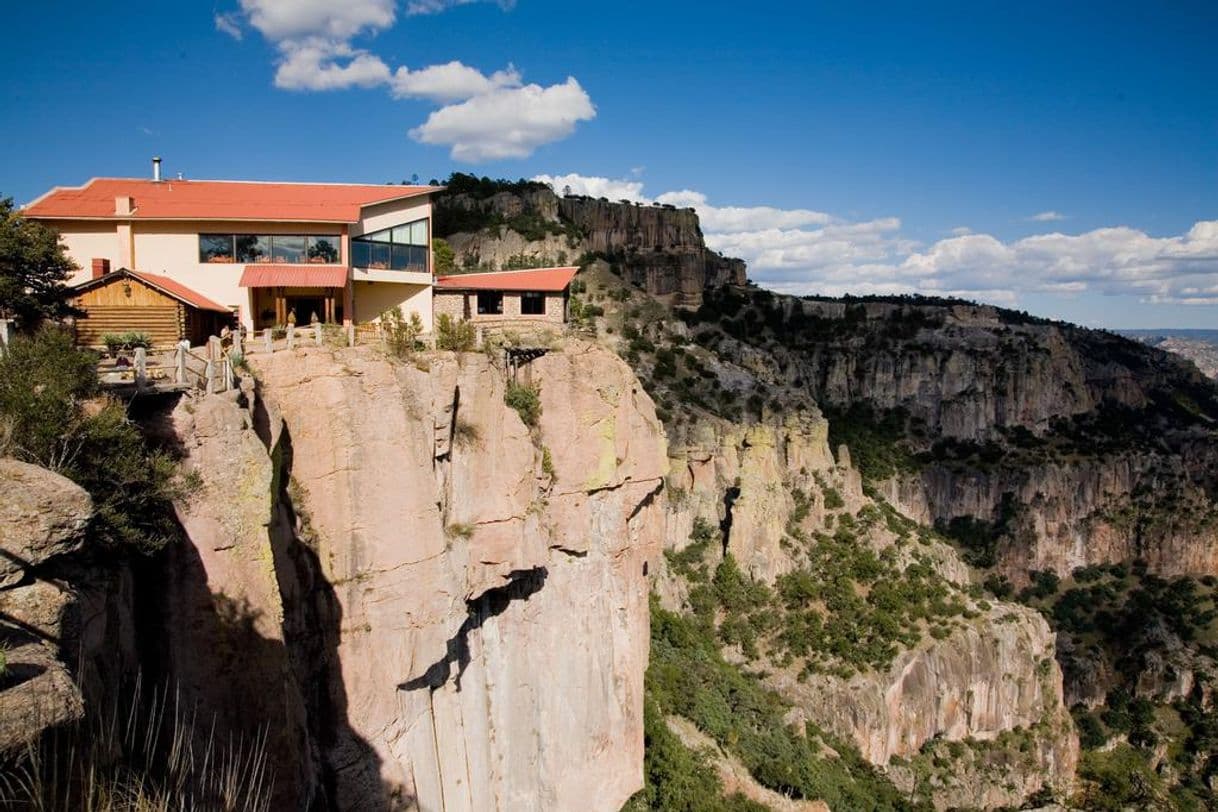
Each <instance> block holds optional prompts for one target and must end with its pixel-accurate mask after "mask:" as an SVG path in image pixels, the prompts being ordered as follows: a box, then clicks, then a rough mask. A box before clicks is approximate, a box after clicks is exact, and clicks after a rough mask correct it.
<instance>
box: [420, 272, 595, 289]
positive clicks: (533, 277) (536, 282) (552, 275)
mask: <svg viewBox="0 0 1218 812" xmlns="http://www.w3.org/2000/svg"><path fill="white" fill-rule="evenodd" d="M578 270H579V268H576V267H568V268H529V269H528V270H524V271H498V272H495V273H465V274H456V275H453V276H441V277H437V279H436V287H438V288H445V289H447V290H535V291H547V292H552V293H557V292H559V291H563V290H566V289H567V285H570V284H571V280H572V279H573V278H575V273H576V271H578Z"/></svg>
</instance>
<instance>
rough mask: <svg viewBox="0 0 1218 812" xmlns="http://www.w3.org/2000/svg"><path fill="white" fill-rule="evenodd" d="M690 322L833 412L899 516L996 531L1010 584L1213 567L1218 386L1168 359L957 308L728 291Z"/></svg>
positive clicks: (1072, 331) (1042, 324)
mask: <svg viewBox="0 0 1218 812" xmlns="http://www.w3.org/2000/svg"><path fill="white" fill-rule="evenodd" d="M685 321H686V323H687V325H688V329H689V331H690V334H691V335H692V336H693V337H694V339H695V341H697V342H698V343H703V344H707V345H708V346H713V348H714V349H715V350H716V352H718V353H719V354H720V355H724V356H728V357H733V358H736V359H738V360H740V361H741V362H742V363H743V362H744V361H745V359H747V361H748V364H749V365H750V366H751V367H752V368H753V369H754V370H755V374H756V376H757V377H758V378H759V379H762V380H764V381H765V382H766V383H767V385H769V386H771V387H774V388H777V389H780V390H788V392H789V391H790V390H794V391H795V392H798V393H799V394H801V395H803V396H806V397H808V398H811V399H812V400H814V401H815V402H816V403H818V404H819V405H820V406H821V407H822V408H824V409H825V410H826V412H827V413H828V414H829V416H830V424H831V425H832V426H834V427H835V429H836V430H837V432H838V434H839V436H842V437H843V439H844V438H846V437H849V440H850V442H851V443H852V445H856V446H858V447H856V449H855V450H856V451H857V452H859V454H860V459H861V460H862V462H861V465H860V467H861V468H862V469H863V473H864V474H865V475H866V476H868V477H869V478H872V479H875V480H889V481H888V482H887V483H886V484H885V485H884V486H883V487H882V490H883V491H884V492H885V493H886V495H887V496H888V497H889V498H890V500H891V501H892V502H893V503H894V504H897V505H898V506H900V507H901V509H902V511H903V512H904V513H906V514H907V515H910V516H912V517H914V518H916V519H918V520H919V521H922V522H925V523H928V524H935V523H943V524H945V525H946V524H950V523H951V521H952V520H953V519H957V518H966V519H970V520H976V521H977V522H980V523H981V524H983V525H987V526H988V527H989V529H990V531H992V535H993V536H994V537H995V538H994V540H993V544H994V550H993V555H994V557H995V559H996V560H995V561H991V562H987V566H988V565H989V564H991V563H997V564H998V566H999V567H1000V569H1001V571H1002V572H1004V573H1005V574H1006V575H1007V576H1008V577H1009V578H1010V579H1011V580H1012V581H1014V582H1016V583H1021V582H1024V581H1026V578H1027V573H1028V572H1029V571H1030V570H1045V569H1049V570H1053V571H1055V572H1057V573H1058V574H1059V575H1067V574H1068V573H1069V572H1070V571H1071V570H1072V569H1074V568H1075V567H1078V566H1084V565H1087V564H1092V563H1107V562H1113V561H1121V560H1131V559H1134V558H1142V559H1145V560H1147V561H1148V562H1150V564H1151V566H1152V568H1153V569H1155V570H1156V571H1158V572H1161V573H1164V574H1196V575H1201V574H1212V573H1215V572H1218V569H1216V567H1218V558H1215V555H1214V550H1215V549H1216V548H1218V506H1216V505H1215V503H1214V501H1213V499H1212V498H1211V494H1212V493H1213V492H1214V488H1215V485H1216V484H1218V452H1216V451H1215V447H1216V446H1215V443H1214V437H1215V427H1216V426H1218V389H1216V388H1215V387H1214V385H1213V384H1212V382H1210V381H1208V380H1207V379H1205V378H1204V376H1202V375H1201V374H1200V373H1199V372H1198V371H1197V369H1196V368H1195V367H1193V366H1192V365H1191V364H1188V363H1185V362H1182V361H1181V360H1180V359H1178V358H1176V357H1174V356H1172V355H1171V354H1169V353H1165V352H1162V351H1160V350H1156V349H1153V348H1150V347H1146V346H1143V345H1141V344H1138V343H1136V342H1133V341H1130V340H1129V339H1125V338H1122V337H1120V336H1117V335H1114V334H1111V333H1106V332H1103V331H1095V330H1087V329H1084V328H1080V327H1075V326H1073V325H1068V324H1061V323H1056V322H1049V321H1046V320H1043V319H1036V318H1033V317H1030V316H1027V315H1026V314H1022V313H1015V312H1012V311H1006V310H1001V309H998V308H993V307H987V306H979V305H971V304H967V303H960V302H954V301H951V300H925V299H914V298H907V299H900V298H894V299H887V300H885V299H875V300H871V299H869V300H848V301H842V300H821V299H795V298H792V297H781V296H774V295H772V294H769V293H767V292H765V291H747V290H735V291H732V290H726V289H725V290H722V291H716V292H714V293H713V294H708V296H707V297H706V300H705V301H704V303H703V305H702V306H701V307H700V308H699V309H698V310H697V311H691V312H689V313H687V314H686V316H685ZM783 397H784V398H789V397H790V395H789V394H788V393H784V394H783Z"/></svg>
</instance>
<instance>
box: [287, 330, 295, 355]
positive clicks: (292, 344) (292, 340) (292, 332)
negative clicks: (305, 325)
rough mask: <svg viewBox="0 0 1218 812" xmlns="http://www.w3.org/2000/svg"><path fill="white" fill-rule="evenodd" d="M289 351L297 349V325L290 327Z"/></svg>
mask: <svg viewBox="0 0 1218 812" xmlns="http://www.w3.org/2000/svg"><path fill="white" fill-rule="evenodd" d="M288 349H289V350H294V349H296V325H295V324H289V325H288Z"/></svg>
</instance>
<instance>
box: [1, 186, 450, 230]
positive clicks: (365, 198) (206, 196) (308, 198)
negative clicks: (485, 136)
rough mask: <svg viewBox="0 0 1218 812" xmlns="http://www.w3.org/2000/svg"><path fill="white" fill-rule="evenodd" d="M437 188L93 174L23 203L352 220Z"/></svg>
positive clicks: (47, 210)
mask: <svg viewBox="0 0 1218 812" xmlns="http://www.w3.org/2000/svg"><path fill="white" fill-rule="evenodd" d="M440 188H442V187H438V186H390V185H387V184H386V185H381V186H374V185H371V184H368V185H359V184H347V183H261V182H254V181H232V180H165V181H160V182H157V181H152V180H143V179H139V178H132V179H124V178H94V179H93V180H91V181H89V182H88V183H86V184H85V185H84V186H78V187H65V186H57V187H56V188H54V189H52V190H51V191H50V192H48V193H46V194H45V195H43V196H42V197H40V198H38V199H37V200H35V201H34V202H33V203H31V204H29V205H28V206H26V207H25V208H24V209H23V210H22V213H23V214H25V216H27V217H33V218H47V219H104V220H262V221H266V220H276V221H290V222H302V223H354V222H357V221H358V220H359V219H360V209H361V208H363V207H364V206H370V205H372V204H374V203H385V202H388V201H391V200H403V199H406V198H410V197H418V196H420V195H427V194H432V193H434V192H437V191H439V190H440ZM117 197H130V198H132V199H133V200H134V207H133V211H132V213H131V214H130V215H118V214H116V213H115V211H116V207H115V198H117Z"/></svg>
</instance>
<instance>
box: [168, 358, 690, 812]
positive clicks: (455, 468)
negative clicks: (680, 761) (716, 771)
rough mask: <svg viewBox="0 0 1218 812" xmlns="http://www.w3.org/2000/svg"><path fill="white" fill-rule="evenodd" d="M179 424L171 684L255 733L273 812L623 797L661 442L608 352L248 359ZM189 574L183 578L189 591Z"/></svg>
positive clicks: (635, 765)
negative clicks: (536, 411)
mask: <svg viewBox="0 0 1218 812" xmlns="http://www.w3.org/2000/svg"><path fill="white" fill-rule="evenodd" d="M251 360H252V361H253V362H254V370H255V375H256V377H257V378H258V381H259V383H258V387H257V392H255V391H254V390H253V388H252V387H251V386H247V387H246V389H245V393H244V395H243V396H241V398H240V401H241V402H240V403H238V402H237V399H233V400H232V401H231V402H230V401H226V400H223V399H221V398H219V397H215V396H213V397H210V398H207V399H205V400H203V401H202V402H195V401H186V402H184V403H183V404H182V405H181V406H180V407H179V409H178V410H177V412H176V413H175V415H174V424H175V430H176V432H177V435H178V437H179V438H180V440H181V444H182V447H183V450H184V453H185V464H186V465H188V466H189V467H191V468H193V470H195V471H197V472H198V477H199V481H200V482H201V483H202V485H201V488H200V489H199V492H198V493H197V494H196V496H195V497H194V498H193V499H192V500H191V501H190V503H189V504H184V505H182V506H181V519H182V524H183V527H184V528H185V530H186V531H187V534H188V535H189V538H190V541H189V542H188V543H186V544H184V546H183V547H182V549H180V550H179V551H177V553H176V554H175V555H174V556H172V557H171V559H170V563H169V564H168V573H169V575H170V576H171V577H170V580H169V582H168V584H167V586H168V587H169V588H167V589H166V591H165V615H164V617H165V621H166V626H165V630H164V633H165V635H166V636H167V637H168V638H169V639H170V641H171V642H170V643H169V645H168V651H167V661H168V665H167V668H168V671H169V672H170V673H171V674H173V675H175V676H176V677H177V678H178V679H179V680H184V681H185V682H186V684H188V685H189V686H190V688H191V690H192V691H193V692H195V693H197V694H198V695H199V696H200V697H202V698H204V699H205V701H206V702H207V703H208V705H212V704H215V705H216V706H219V707H225V706H227V707H230V708H233V712H232V717H233V718H228V719H226V720H225V721H226V723H227V725H228V726H229V727H230V728H232V729H238V730H240V729H241V728H242V724H241V720H240V719H238V718H235V717H237V716H245V717H247V724H246V727H248V722H251V721H253V722H255V723H259V724H268V723H269V725H270V728H271V731H272V736H273V737H274V740H273V744H274V747H273V748H272V752H274V753H275V757H276V762H277V763H276V765H275V766H276V773H277V775H278V776H279V779H280V790H279V795H278V802H279V803H281V804H283V805H285V806H286V805H293V806H306V805H309V804H316V803H322V804H323V805H329V806H332V807H333V808H338V809H352V810H354V809H360V810H367V809H397V808H418V809H427V810H440V809H444V810H458V809H471V810H472V809H477V810H483V809H519V808H524V807H526V806H527V807H530V808H542V809H571V808H577V807H581V808H584V807H586V808H592V809H605V810H616V809H618V808H619V807H620V806H621V805H622V803H623V802H624V801H625V800H626V799H627V798H628V797H629V796H630V795H631V794H632V793H633V792H635V791H636V790H637V789H638V788H639V787H640V786H641V783H642V774H641V764H642V748H643V732H642V726H643V721H642V680H643V672H644V670H645V667H646V662H647V641H648V634H647V628H648V625H647V624H648V619H647V612H648V608H647V580H646V577H647V572H648V568H649V566H654V565H655V559H656V558H657V557H658V554H659V549H660V542H661V536H662V532H663V525H662V515H661V513H660V507H659V505H658V503H657V501H656V500H655V497H656V495H657V493H658V491H659V489H660V487H661V484H662V478H663V476H664V474H665V472H666V455H665V443H664V436H663V433H662V430H661V429H660V427H659V425H658V423H657V421H656V419H655V416H654V409H653V407H652V404H651V401H650V399H649V398H648V397H647V395H646V393H644V392H643V391H642V390H641V388H640V387H639V386H638V383H637V381H636V380H635V379H634V376H633V375H632V374H631V373H630V371H629V369H628V368H626V367H625V365H624V364H622V363H621V362H620V361H618V360H616V359H615V358H613V357H612V356H611V355H610V354H609V353H606V352H604V351H603V350H600V349H597V348H595V347H591V346H586V345H578V344H571V345H570V346H568V347H567V348H566V349H564V350H561V351H554V352H551V353H550V354H548V355H546V356H544V357H542V358H539V359H537V360H535V361H533V362H532V363H530V364H529V365H527V366H525V367H524V368H523V369H522V370H521V371H520V375H522V376H527V377H528V378H529V379H530V380H531V382H532V384H534V385H535V386H537V387H539V390H540V401H541V416H540V419H539V420H538V422H537V425H536V426H528V425H525V423H523V422H522V420H521V417H520V416H519V415H518V414H517V413H516V412H515V411H514V410H512V409H511V408H510V407H508V406H506V405H505V403H504V390H505V386H506V380H505V372H504V370H503V369H501V368H498V367H496V366H495V365H494V364H492V362H491V361H490V360H489V359H488V358H487V357H486V356H484V355H481V354H478V355H474V354H466V355H456V354H449V353H429V354H425V355H421V356H419V357H418V358H417V359H415V361H414V362H412V363H400V362H393V361H389V360H387V359H385V358H384V357H383V356H381V355H380V354H379V353H377V352H374V351H372V350H370V349H367V348H358V349H353V350H339V351H332V350H329V349H318V348H312V349H306V350H300V351H297V352H296V353H277V354H275V355H273V356H262V357H256V356H255V357H251ZM187 580H190V582H191V583H190V584H187V583H186V581H187Z"/></svg>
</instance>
